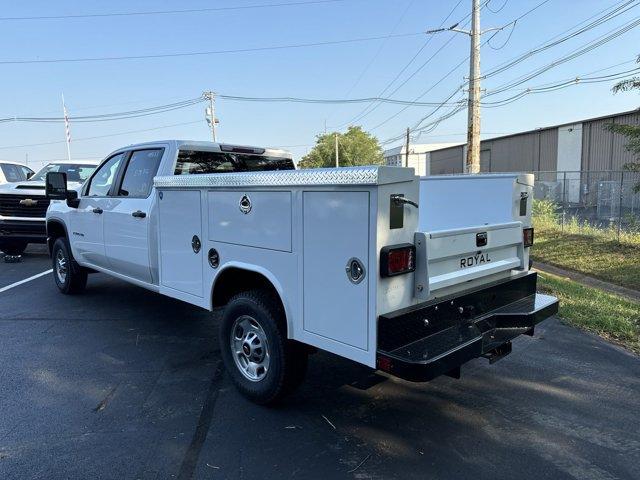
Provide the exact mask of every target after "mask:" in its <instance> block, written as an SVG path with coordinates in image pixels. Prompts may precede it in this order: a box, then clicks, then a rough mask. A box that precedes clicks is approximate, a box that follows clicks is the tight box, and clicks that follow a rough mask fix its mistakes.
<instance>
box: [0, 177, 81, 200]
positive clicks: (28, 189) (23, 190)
mask: <svg viewBox="0 0 640 480" xmlns="http://www.w3.org/2000/svg"><path fill="white" fill-rule="evenodd" d="M81 186H82V183H79V182H68V184H67V188H68V189H69V190H77V189H79V188H80V187H81ZM44 191H45V184H44V182H40V181H37V182H36V181H30V180H27V181H26V182H15V183H5V184H4V185H0V195H31V196H41V197H44V195H45V193H44Z"/></svg>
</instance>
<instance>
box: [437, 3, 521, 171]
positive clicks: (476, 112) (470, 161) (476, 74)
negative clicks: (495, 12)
mask: <svg viewBox="0 0 640 480" xmlns="http://www.w3.org/2000/svg"><path fill="white" fill-rule="evenodd" d="M516 21H517V20H514V21H513V22H510V23H507V24H506V25H503V26H502V27H496V28H489V29H487V30H484V31H483V30H480V0H471V30H462V29H460V28H457V27H458V24H457V23H456V24H455V25H453V26H451V27H449V28H438V29H436V30H427V32H426V33H428V34H431V33H439V32H458V33H464V34H465V35H468V36H469V37H470V38H471V55H470V60H469V99H468V112H467V113H468V121H467V158H466V168H467V173H479V172H480V92H481V90H480V37H481V36H482V34H483V33H487V32H494V31H497V30H503V29H505V28H506V27H508V26H509V25H514V27H515V23H516Z"/></svg>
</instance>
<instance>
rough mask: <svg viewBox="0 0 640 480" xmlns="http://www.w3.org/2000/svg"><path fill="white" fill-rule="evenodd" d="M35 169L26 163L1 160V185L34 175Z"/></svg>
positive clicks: (21, 180)
mask: <svg viewBox="0 0 640 480" xmlns="http://www.w3.org/2000/svg"><path fill="white" fill-rule="evenodd" d="M33 173H34V172H33V170H31V169H30V168H29V167H27V166H26V165H22V164H21V163H14V162H5V161H2V160H0V185H2V184H5V183H11V182H23V181H25V180H29V178H31V177H32V176H33Z"/></svg>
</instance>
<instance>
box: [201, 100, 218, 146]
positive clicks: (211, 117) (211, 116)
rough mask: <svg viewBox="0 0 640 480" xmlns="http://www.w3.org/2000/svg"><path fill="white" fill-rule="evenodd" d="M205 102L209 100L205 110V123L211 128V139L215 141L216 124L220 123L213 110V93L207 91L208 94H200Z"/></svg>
mask: <svg viewBox="0 0 640 480" xmlns="http://www.w3.org/2000/svg"><path fill="white" fill-rule="evenodd" d="M202 96H203V97H204V99H205V100H209V106H208V107H207V109H206V110H205V117H206V119H207V123H208V124H209V127H210V128H211V139H212V140H213V141H214V142H215V141H216V124H217V123H220V121H219V120H218V119H217V118H216V109H215V98H216V94H215V92H212V91H211V90H209V91H208V92H204V93H203V94H202Z"/></svg>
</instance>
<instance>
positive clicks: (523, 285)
mask: <svg viewBox="0 0 640 480" xmlns="http://www.w3.org/2000/svg"><path fill="white" fill-rule="evenodd" d="M536 281H537V274H536V273H535V272H532V273H529V274H527V275H524V276H522V277H518V278H516V279H514V280H507V281H503V282H497V283H494V284H491V285H490V286H488V287H485V288H483V289H479V290H475V291H471V292H468V293H466V294H463V295H462V296H458V297H450V298H445V299H437V300H435V301H432V302H427V303H423V304H421V305H416V306H415V307H411V308H408V309H403V310H400V311H397V312H392V313H389V314H386V315H381V316H380V317H379V318H378V352H377V368H378V369H379V370H383V371H386V372H388V373H391V374H393V375H395V376H397V377H400V378H404V379H405V380H411V381H415V382H425V381H428V380H431V379H433V378H435V377H437V376H439V375H445V374H446V375H451V376H455V377H457V376H459V373H460V366H461V365H462V364H464V363H466V362H468V361H469V360H472V359H473V358H477V357H480V356H484V357H487V358H489V360H490V361H491V363H493V362H495V361H497V360H499V359H500V358H502V357H504V356H505V355H507V354H509V353H510V352H511V340H512V339H513V338H515V337H517V336H519V335H521V334H526V335H533V331H534V327H535V325H537V324H538V323H540V322H541V321H543V320H544V319H546V318H548V317H550V316H552V315H554V314H555V313H557V312H558V300H557V299H556V298H555V297H551V296H549V295H542V294H537V293H536Z"/></svg>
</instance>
